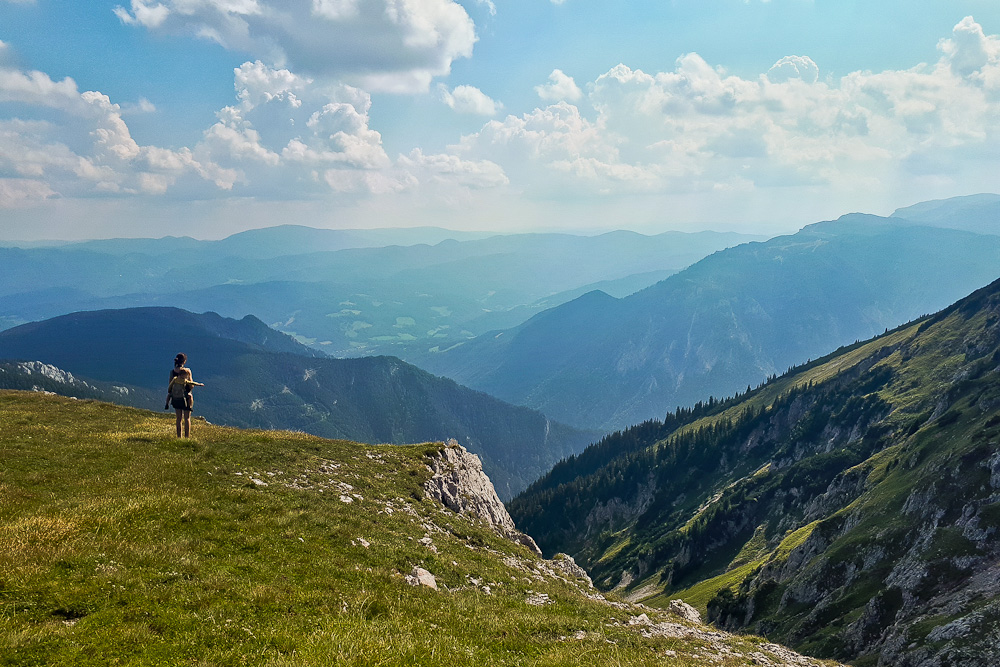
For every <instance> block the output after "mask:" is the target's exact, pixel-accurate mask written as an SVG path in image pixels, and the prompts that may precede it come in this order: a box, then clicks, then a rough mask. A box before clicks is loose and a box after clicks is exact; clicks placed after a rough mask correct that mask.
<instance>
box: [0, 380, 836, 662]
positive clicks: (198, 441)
mask: <svg viewBox="0 0 1000 667" xmlns="http://www.w3.org/2000/svg"><path fill="white" fill-rule="evenodd" d="M172 430H173V418H172V417H169V416H164V415H160V414H156V413H152V412H147V411H141V410H135V409H132V408H124V407H118V406H114V405H110V404H107V403H100V402H97V401H84V400H72V399H66V398H61V397H52V396H45V395H42V394H38V393H26V392H0V459H2V461H3V466H2V468H0V498H2V500H3V502H2V504H0V665H9V666H14V665H17V666H27V665H107V664H122V665H128V664H135V665H138V664H143V665H159V664H162V665H178V664H212V665H324V666H325V665H449V666H452V665H476V666H483V665H487V666H488V665H594V664H601V665H682V666H691V667H694V666H695V665H703V664H705V662H704V660H705V659H708V658H707V656H709V655H711V656H713V657H712V658H711V662H712V664H717V665H723V666H726V667H737V666H743V665H747V666H749V665H754V664H762V663H761V662H760V660H761V659H762V658H763V659H766V660H769V661H771V662H770V664H774V665H784V664H793V663H792V662H788V661H786V660H787V653H786V652H784V651H783V650H782V649H780V648H779V647H776V646H774V645H771V644H768V643H767V642H765V641H763V640H761V639H757V638H753V637H735V636H730V635H725V634H722V633H717V632H706V631H705V630H703V629H701V628H700V627H699V626H696V625H692V624H691V623H689V622H687V621H683V620H681V619H680V618H679V617H676V616H673V615H669V614H661V613H658V612H654V611H653V610H640V609H638V608H634V607H631V606H628V605H624V604H622V603H609V602H606V601H604V600H603V599H601V598H599V597H598V596H596V595H595V592H594V591H592V590H591V589H589V588H588V587H587V585H586V583H585V581H584V580H581V579H578V578H576V577H574V576H571V575H570V574H567V572H566V571H564V570H561V569H559V568H558V567H557V566H556V565H555V564H554V563H555V562H554V561H553V562H549V561H542V560H540V559H539V558H538V557H536V556H534V555H533V554H532V553H531V552H529V551H528V550H527V549H526V548H525V547H524V546H521V545H517V544H514V543H513V542H510V541H507V540H506V539H504V538H502V537H500V536H499V535H497V534H496V533H495V532H493V531H492V530H491V529H490V528H489V527H488V526H486V525H485V524H483V523H482V522H479V521H476V520H474V519H473V518H470V517H469V516H468V515H464V514H457V513H455V512H452V511H450V510H447V509H445V508H444V506H442V505H441V504H439V503H437V502H436V501H433V500H431V499H429V498H428V497H427V496H426V494H425V492H424V488H423V484H424V482H425V481H426V480H427V479H428V477H430V475H431V472H430V469H429V468H428V466H427V462H428V461H429V460H430V459H429V458H428V457H431V456H435V455H436V454H437V453H438V452H440V451H441V450H442V448H443V447H444V445H442V444H424V445H414V446H406V447H399V446H366V445H358V444H354V443H350V442H344V441H332V440H323V439H320V438H316V437H313V436H308V435H304V434H298V433H289V432H276V431H269V432H263V431H241V430H236V429H231V428H221V427H216V426H210V425H207V424H204V423H196V424H195V426H194V434H193V435H194V437H193V438H191V439H190V440H177V439H175V438H173V437H172V436H171V433H172ZM415 567H421V568H424V569H426V570H427V571H428V572H430V573H431V574H433V575H434V576H435V577H436V585H437V589H432V588H430V587H426V586H413V585H411V584H410V583H408V581H407V577H408V576H412V575H411V573H413V572H414V568H415ZM642 613H646V614H648V616H649V617H652V619H651V620H646V618H644V617H642ZM754 656H757V657H756V658H755V657H754ZM781 656H785V657H784V658H782V657H781ZM796 659H797V660H798V658H796ZM794 664H818V663H814V662H811V661H810V662H805V661H802V662H795V663H794Z"/></svg>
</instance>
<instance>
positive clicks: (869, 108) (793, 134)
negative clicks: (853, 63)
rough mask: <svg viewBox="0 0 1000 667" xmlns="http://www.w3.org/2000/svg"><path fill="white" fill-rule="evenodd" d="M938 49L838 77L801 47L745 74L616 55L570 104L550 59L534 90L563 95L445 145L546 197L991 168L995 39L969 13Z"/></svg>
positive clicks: (995, 139) (840, 185)
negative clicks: (656, 66) (622, 60)
mask: <svg viewBox="0 0 1000 667" xmlns="http://www.w3.org/2000/svg"><path fill="white" fill-rule="evenodd" d="M938 46H939V50H940V58H939V60H938V61H937V62H936V63H931V64H917V65H915V66H914V67H912V68H910V69H907V70H889V71H884V72H853V73H851V74H848V75H846V76H843V77H841V78H840V79H839V80H832V79H827V80H823V79H821V78H820V68H819V66H818V65H817V64H816V63H815V62H814V61H813V60H812V59H810V58H809V57H807V56H804V55H794V56H787V57H785V58H781V59H780V60H779V61H778V62H776V63H775V64H774V66H773V67H771V68H770V70H768V71H767V72H766V73H762V74H760V75H759V76H758V77H756V78H744V77H739V76H733V75H729V74H727V73H726V72H725V71H724V70H723V69H722V68H721V67H716V66H713V65H710V64H709V63H707V62H706V61H705V60H704V59H703V58H702V57H701V56H699V55H698V54H695V53H691V54H687V55H684V56H681V57H680V58H678V60H677V62H676V63H675V66H674V68H673V69H670V70H667V71H662V72H653V73H647V72H644V71H642V70H636V69H632V68H629V67H627V66H626V65H618V66H616V67H614V68H612V69H611V70H610V71H608V72H607V73H605V74H603V75H601V76H599V77H598V78H597V79H596V80H595V81H593V82H592V83H591V84H588V86H587V89H588V91H589V92H588V94H587V96H586V97H585V98H583V97H581V98H580V99H579V100H578V101H577V103H576V104H572V103H570V101H569V100H568V99H567V98H566V97H565V96H561V95H557V94H556V93H555V92H554V89H556V88H559V87H560V85H561V83H562V82H564V80H565V79H564V75H562V73H561V72H558V70H557V71H556V72H553V76H551V77H550V84H549V85H548V86H539V87H538V88H537V89H536V90H537V91H538V93H539V95H541V96H542V97H543V98H546V99H555V98H557V97H562V98H563V100H564V101H562V102H561V103H560V104H558V105H552V106H549V107H544V108H539V109H536V110H535V111H533V112H530V113H526V114H522V115H520V116H513V115H512V116H508V117H507V118H506V119H504V120H502V121H500V120H498V121H491V122H490V123H487V124H486V125H485V126H484V127H483V128H482V129H481V130H480V131H479V132H477V133H475V134H472V135H469V136H466V137H463V139H462V140H461V142H460V143H459V144H458V146H457V147H456V150H458V151H459V152H460V154H461V155H463V157H465V158H467V159H485V160H491V161H494V162H496V163H497V164H499V165H501V166H502V167H503V168H504V171H505V173H506V174H508V175H509V177H510V179H511V186H512V187H520V188H524V189H526V190H531V191H532V192H534V193H536V194H540V193H545V192H549V193H551V196H553V197H558V196H561V195H562V193H564V192H566V188H567V187H571V188H573V191H574V192H579V193H587V192H590V193H607V194H615V193H618V194H625V193H630V192H645V193H651V192H659V193H677V192H689V193H696V192H723V193H724V192H730V193H747V192H753V191H755V190H767V189H769V188H773V187H781V188H785V189H786V190H784V191H787V188H788V187H789V186H791V187H801V188H807V189H809V190H810V192H812V193H818V192H825V193H826V194H827V195H828V196H831V195H832V194H833V193H837V194H839V195H840V194H844V193H848V194H851V193H876V192H879V193H884V192H889V191H898V189H899V188H900V187H901V184H903V185H902V187H909V188H911V189H913V191H914V192H920V191H921V188H927V187H932V186H933V187H941V186H943V185H947V184H949V183H950V184H951V185H952V186H956V185H959V184H960V183H962V179H967V182H968V183H981V182H984V181H983V178H984V177H983V176H982V174H984V173H990V172H992V173H995V172H996V170H997V169H998V168H1000V165H997V164H996V160H997V158H996V156H997V155H1000V39H998V38H997V37H996V36H990V35H987V34H985V32H984V31H983V29H982V27H981V26H980V25H979V24H978V23H976V22H975V21H974V20H973V19H972V18H971V17H968V18H966V19H964V20H963V21H961V22H960V23H959V24H958V25H956V26H955V28H954V30H953V32H952V35H951V36H950V37H948V38H946V39H943V40H941V42H940V43H939V45H938ZM565 78H566V79H568V77H565ZM574 87H575V84H574ZM989 156H992V157H989ZM965 187H977V186H975V185H966V186H965Z"/></svg>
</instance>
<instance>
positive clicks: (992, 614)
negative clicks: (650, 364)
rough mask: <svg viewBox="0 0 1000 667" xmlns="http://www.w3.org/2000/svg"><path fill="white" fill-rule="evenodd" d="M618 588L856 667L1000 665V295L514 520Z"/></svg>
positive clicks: (660, 431)
mask: <svg viewBox="0 0 1000 667" xmlns="http://www.w3.org/2000/svg"><path fill="white" fill-rule="evenodd" d="M509 507H510V510H511V514H512V516H514V518H515V519H516V521H517V522H518V525H519V527H521V528H522V529H524V530H526V531H527V532H529V533H530V534H531V535H533V536H534V537H535V538H536V539H537V540H538V542H539V544H540V546H541V547H542V548H543V549H544V550H545V551H546V552H549V553H552V552H555V551H565V552H567V553H570V554H572V555H574V556H576V557H577V558H578V560H579V561H580V562H581V563H582V564H583V565H584V566H585V567H587V568H588V569H589V570H590V572H591V574H592V575H593V576H594V578H595V581H596V582H598V583H599V584H600V585H601V586H603V587H606V588H611V587H619V588H622V589H624V590H626V591H627V592H629V593H630V594H631V595H632V596H634V597H635V598H637V599H647V600H651V601H652V602H654V603H656V602H662V601H663V600H666V599H668V598H670V597H677V596H680V597H682V598H684V599H686V600H687V601H689V602H691V603H692V604H695V605H698V606H701V607H702V608H703V609H706V610H707V612H708V614H709V617H710V618H711V619H713V620H714V621H716V622H717V623H719V624H720V625H722V626H723V627H727V628H741V629H746V630H750V631H754V632H761V633H765V634H766V635H767V636H768V637H772V638H776V639H779V640H780V641H783V642H786V643H788V644H790V645H792V646H794V647H796V648H798V649H800V650H803V651H805V652H808V653H810V654H813V655H824V656H835V657H838V658H840V659H845V660H849V661H850V662H851V663H852V664H854V665H860V666H863V665H879V666H882V667H890V666H891V667H906V666H918V665H919V666H921V667H929V666H931V665H934V666H940V665H946V664H950V665H984V666H985V665H994V664H998V663H1000V638H998V636H997V634H996V627H997V623H998V622H1000V583H998V582H1000V578H998V577H997V572H1000V540H998V539H997V538H998V536H1000V281H997V282H994V283H992V284H991V285H989V286H988V287H986V288H983V289H981V290H979V291H977V292H975V293H973V294H972V295H971V296H969V297H967V298H965V299H963V300H961V301H959V302H958V303H957V304H955V305H953V306H951V307H948V308H946V309H945V310H943V311H941V312H940V313H938V314H936V315H934V316H931V317H927V318H925V319H923V320H921V321H919V322H915V323H913V324H911V325H908V326H904V327H901V328H899V329H898V330H894V331H892V332H888V333H886V334H885V335H882V336H880V337H879V338H877V339H875V340H873V341H870V342H867V343H860V344H857V345H854V346H851V347H850V348H846V349H843V350H840V351H838V352H837V353H835V354H833V355H830V356H829V357H827V358H824V359H821V360H819V361H815V362H812V363H810V364H808V365H806V366H804V367H800V368H797V369H795V370H793V371H792V372H790V373H788V374H787V375H784V376H782V377H780V378H777V379H775V380H773V381H771V382H769V383H767V384H766V385H764V386H763V387H761V388H758V389H756V390H754V391H752V392H750V393H749V394H747V395H743V396H740V397H737V398H735V399H732V400H729V401H726V402H723V403H717V402H715V401H710V402H709V403H708V404H701V405H699V406H698V407H697V408H696V409H694V410H682V411H678V413H677V414H676V415H674V416H673V417H671V418H670V419H668V420H667V422H666V423H661V422H650V423H647V424H643V425H641V426H637V427H634V428H632V429H629V430H626V431H625V432H623V433H620V434H615V435H612V436H609V437H608V438H606V439H605V440H604V441H602V443H600V444H599V445H597V446H595V447H593V448H591V449H588V450H587V451H586V452H584V453H583V454H582V455H580V456H577V457H574V458H571V459H569V460H568V461H566V462H563V463H561V464H559V465H558V466H556V467H555V468H554V469H553V471H552V472H551V473H550V474H549V475H548V476H546V477H545V478H543V479H541V480H539V481H538V482H536V483H535V484H534V485H532V486H531V487H530V488H529V489H528V490H527V491H526V492H525V493H524V494H522V495H520V496H519V497H517V498H515V499H514V500H513V501H512V502H511V503H510V505H509Z"/></svg>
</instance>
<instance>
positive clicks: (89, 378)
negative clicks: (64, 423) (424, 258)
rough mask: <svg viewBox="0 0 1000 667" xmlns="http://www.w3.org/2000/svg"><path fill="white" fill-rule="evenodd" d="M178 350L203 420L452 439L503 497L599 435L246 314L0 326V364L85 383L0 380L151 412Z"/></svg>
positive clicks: (142, 314)
mask: <svg viewBox="0 0 1000 667" xmlns="http://www.w3.org/2000/svg"><path fill="white" fill-rule="evenodd" d="M180 351H183V352H186V353H187V354H189V356H190V366H191V368H192V369H193V372H194V376H195V379H196V380H198V381H201V382H204V383H205V384H206V387H205V388H204V389H198V390H196V392H195V401H196V402H195V408H196V410H195V412H196V414H199V415H204V416H205V417H207V418H208V419H209V420H210V421H212V422H214V423H222V424H228V425H232V426H244V427H257V428H281V429H293V430H301V431H305V432H307V433H313V434H315V435H321V436H324V437H330V438H346V439H351V440H356V441H362V442H370V443H381V442H385V443H396V444H402V443H412V442H425V441H431V440H438V441H440V440H446V439H448V438H455V439H456V440H458V441H459V442H460V443H462V444H463V445H465V446H466V447H467V448H468V449H469V450H471V451H473V452H475V453H477V454H479V455H480V456H481V457H482V459H483V464H484V466H485V468H486V470H487V471H488V472H489V474H490V475H491V476H492V477H493V479H494V482H495V484H496V487H497V490H498V493H500V495H501V496H502V497H504V498H509V497H510V496H511V495H513V494H514V493H516V492H517V491H520V490H521V489H523V488H524V487H525V486H526V485H527V483H528V482H530V481H531V480H533V479H535V478H537V477H538V476H539V475H541V474H542V473H544V472H545V471H546V470H548V469H549V468H551V466H552V465H553V464H554V463H555V462H557V461H558V460H560V459H562V458H564V457H566V456H568V455H570V454H573V453H575V452H578V451H580V450H582V449H583V448H584V447H585V446H586V445H587V444H589V443H591V442H593V441H594V440H595V439H596V438H597V437H599V434H598V433H595V432H584V431H579V430H576V429H573V428H570V427H568V426H564V425H562V424H560V423H557V422H553V421H550V420H548V419H546V418H545V417H544V416H543V415H542V414H540V413H538V412H536V411H534V410H530V409H528V408H522V407H515V406H511V405H508V404H506V403H503V402H502V401H499V400H497V399H495V398H492V397H490V396H487V395H485V394H482V393H480V392H476V391H472V390H470V389H466V388H464V387H461V386H459V385H457V384H456V383H455V382H453V381H451V380H446V379H444V378H438V377H435V376H433V375H430V374H429V373H426V372H424V371H422V370H420V369H418V368H416V367H414V366H411V365H409V364H406V363H404V362H402V361H400V360H399V359H396V358H392V357H371V358H363V359H331V358H327V357H325V356H324V355H321V354H320V353H318V352H316V351H314V350H310V349H309V348H307V347H305V346H303V345H301V344H299V343H297V342H295V341H294V340H293V339H292V338H291V337H289V336H287V335H284V334H281V333H279V332H276V331H274V330H272V329H270V328H268V327H267V326H266V325H265V324H264V323H262V322H261V321H260V320H258V319H257V318H255V317H252V316H247V317H245V318H243V319H242V320H239V321H237V320H232V319H228V318H223V317H220V316H219V315H216V314H215V313H206V314H204V315H195V314H193V313H189V312H187V311H183V310H179V309H175V308H137V309H124V310H106V311H93V312H80V313H74V314H70V315H64V316H60V317H57V318H53V319H50V320H45V321H42V322H34V323H30V324H25V325H22V326H19V327H15V328H13V329H9V330H7V331H3V332H0V359H6V360H8V361H12V360H20V361H41V362H44V363H45V364H50V365H51V366H54V367H56V368H57V369H60V370H62V371H68V372H70V373H72V374H73V375H74V376H77V377H76V378H75V379H76V380H77V381H78V382H79V381H82V382H84V383H86V384H85V385H84V386H80V385H79V384H77V385H76V386H73V384H72V383H68V382H65V381H63V382H62V383H61V386H60V383H59V382H58V378H55V379H53V377H47V379H46V380H42V379H41V378H42V377H46V376H45V375H44V374H39V372H38V369H37V368H30V367H29V368H25V367H24V365H23V364H11V363H8V364H5V365H4V366H3V368H2V369H0V370H3V372H2V373H0V386H3V387H5V388H23V389H30V388H32V387H35V386H37V387H38V388H39V389H44V390H49V391H60V393H66V394H69V395H80V396H82V397H86V398H103V399H105V400H114V401H115V402H119V403H123V404H127V405H136V406H140V407H146V408H152V409H160V408H162V401H163V398H164V396H165V394H166V385H167V380H168V379H169V371H170V368H171V363H172V359H173V356H174V354H176V353H177V352H180ZM32 371H34V372H32ZM52 375H53V373H52V372H50V373H49V376H52ZM115 387H117V388H115ZM80 392H83V393H80Z"/></svg>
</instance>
